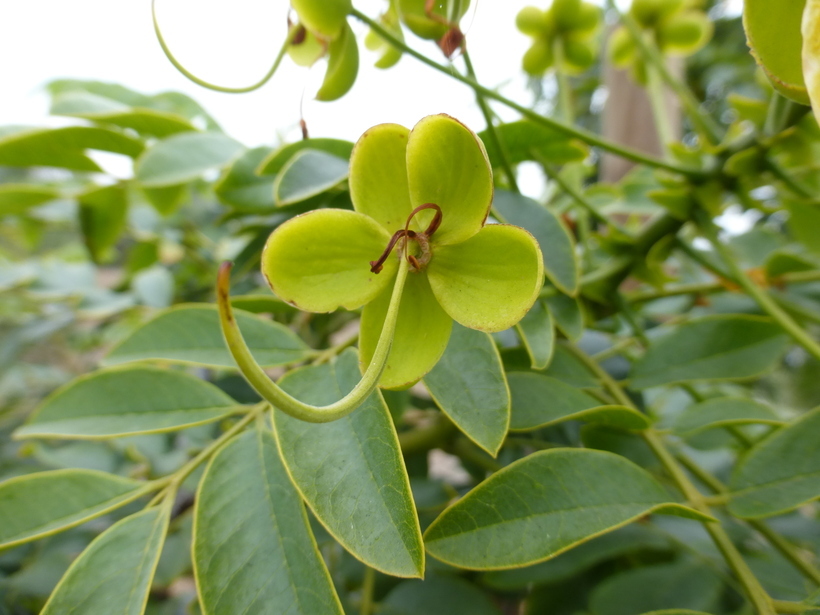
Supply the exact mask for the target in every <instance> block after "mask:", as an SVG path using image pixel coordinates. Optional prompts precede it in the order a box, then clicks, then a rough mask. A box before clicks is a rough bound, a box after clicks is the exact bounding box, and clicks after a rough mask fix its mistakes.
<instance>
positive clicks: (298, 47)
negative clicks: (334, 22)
mask: <svg viewBox="0 0 820 615" xmlns="http://www.w3.org/2000/svg"><path fill="white" fill-rule="evenodd" d="M299 27H300V31H299V32H297V36H296V38H295V39H294V41H293V43H291V44H290V45H288V55H289V56H290V59H291V60H293V62H294V64H296V65H298V66H313V64H314V63H315V62H316V61H317V60H318V59H319V58H321V57H322V56H323V55H325V51H327V46H326V45H325V44H323V43H322V41H320V40H319V39H318V38H316V35H315V34H313V33H312V32H311V31H310V30H307V29H305V28H304V27H303V26H299Z"/></svg>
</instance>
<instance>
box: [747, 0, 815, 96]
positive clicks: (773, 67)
mask: <svg viewBox="0 0 820 615" xmlns="http://www.w3.org/2000/svg"><path fill="white" fill-rule="evenodd" d="M805 6H806V0H779V1H778V2H776V3H771V2H769V1H768V0H745V2H744V3H743V27H744V29H745V30H746V39H747V42H748V45H749V47H750V48H751V51H752V55H753V56H754V58H755V60H756V61H757V63H758V64H760V65H761V66H762V67H763V70H764V71H765V72H766V76H767V77H768V78H769V80H770V81H771V82H772V85H773V86H774V87H775V88H777V90H778V91H779V92H780V93H781V94H783V95H784V96H787V97H788V98H791V99H792V100H794V101H797V102H798V103H800V104H802V105H808V104H810V102H809V97H808V94H807V92H806V84H805V82H804V81H803V62H802V46H803V37H802V36H801V34H800V22H801V20H802V17H803V8H804V7H805Z"/></svg>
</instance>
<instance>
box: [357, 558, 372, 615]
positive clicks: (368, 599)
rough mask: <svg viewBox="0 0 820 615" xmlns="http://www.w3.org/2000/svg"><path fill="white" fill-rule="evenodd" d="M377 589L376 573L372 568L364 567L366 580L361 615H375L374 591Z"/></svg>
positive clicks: (363, 586) (360, 606)
mask: <svg viewBox="0 0 820 615" xmlns="http://www.w3.org/2000/svg"><path fill="white" fill-rule="evenodd" d="M375 588H376V571H375V570H373V568H371V567H370V566H365V567H364V580H363V581H362V599H361V601H360V602H359V615H371V614H372V613H373V590H374V589H375Z"/></svg>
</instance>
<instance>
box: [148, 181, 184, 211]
mask: <svg viewBox="0 0 820 615" xmlns="http://www.w3.org/2000/svg"><path fill="white" fill-rule="evenodd" d="M142 193H143V194H144V195H145V198H146V199H147V201H148V202H149V203H150V204H151V205H153V207H154V209H156V210H157V211H158V212H159V213H161V214H162V215H163V216H167V215H168V214H172V213H173V212H175V211H176V210H177V208H178V207H179V206H180V205H182V204H183V203H184V202H185V200H186V199H187V198H188V184H176V185H174V186H166V187H164V188H143V189H142Z"/></svg>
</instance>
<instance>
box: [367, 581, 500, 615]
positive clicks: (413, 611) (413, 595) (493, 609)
mask: <svg viewBox="0 0 820 615" xmlns="http://www.w3.org/2000/svg"><path fill="white" fill-rule="evenodd" d="M379 613H380V614H382V615H420V614H422V613H423V614H424V615H453V614H454V613H465V614H466V613H469V614H470V615H501V611H500V610H499V609H498V607H497V606H496V605H495V604H493V601H492V600H491V599H490V598H489V596H487V595H486V594H485V593H484V592H482V591H481V590H480V589H478V588H477V587H476V586H475V585H472V584H470V583H468V582H467V581H465V580H464V579H460V578H458V577H454V576H443V575H441V576H439V575H431V576H429V577H428V578H426V579H424V581H404V582H402V583H399V584H398V585H397V586H396V587H394V588H393V589H392V590H390V593H388V594H387V595H386V596H385V597H384V600H383V601H382V602H381V603H380V604H379Z"/></svg>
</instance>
